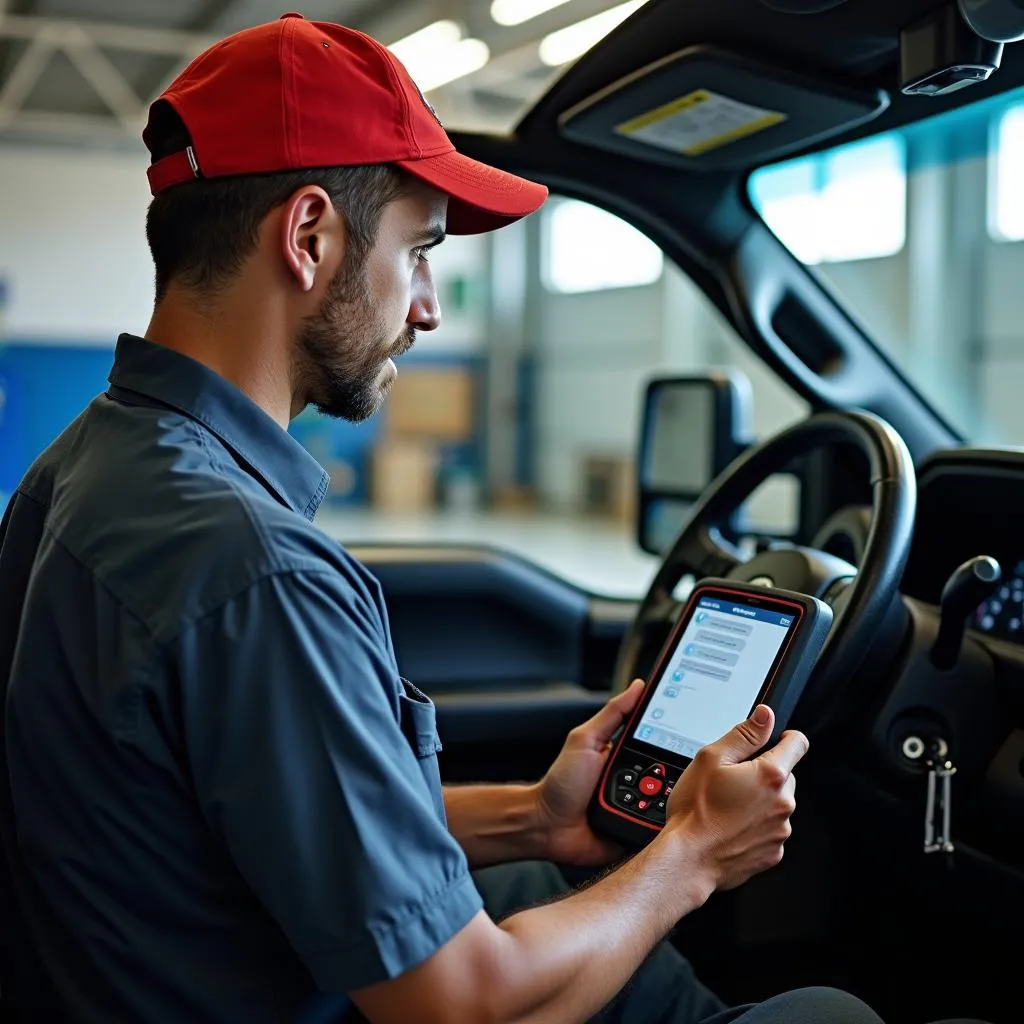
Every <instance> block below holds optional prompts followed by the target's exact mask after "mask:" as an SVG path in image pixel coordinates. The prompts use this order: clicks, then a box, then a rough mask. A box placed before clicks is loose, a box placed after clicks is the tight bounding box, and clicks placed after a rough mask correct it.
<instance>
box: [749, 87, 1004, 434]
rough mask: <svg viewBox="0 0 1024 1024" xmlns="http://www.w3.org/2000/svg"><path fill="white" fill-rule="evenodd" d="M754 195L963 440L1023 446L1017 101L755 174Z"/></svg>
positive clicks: (780, 233)
mask: <svg viewBox="0 0 1024 1024" xmlns="http://www.w3.org/2000/svg"><path fill="white" fill-rule="evenodd" d="M750 195H751V199H752V201H753V203H754V206H755V208H756V209H757V210H758V211H759V212H760V214H761V215H762V217H763V218H764V220H765V222H766V223H767V225H768V226H769V227H770V228H771V229H772V231H774V233H775V234H776V235H777V237H778V238H779V239H780V240H781V241H782V242H783V243H784V244H785V245H786V246H787V247H788V248H789V249H790V251H791V252H792V253H793V254H794V255H795V256H796V257H797V258H798V259H800V260H802V261H803V262H804V263H805V264H807V265H809V266H813V268H814V272H815V273H817V274H818V275H820V277H821V278H822V279H823V280H824V281H825V282H826V283H827V285H829V286H830V287H831V288H832V290H833V291H834V292H835V293H836V294H837V295H838V296H839V298H840V299H841V301H843V302H844V303H845V305H846V306H847V308H848V309H849V310H850V312H851V313H852V314H853V315H854V316H856V317H858V318H859V319H860V321H861V322H862V323H863V324H864V326H865V327H866V328H867V330H868V332H869V334H871V336H872V337H873V338H874V340H875V341H876V342H878V343H879V344H880V345H881V346H882V347H883V348H884V349H885V350H886V351H887V352H888V353H889V354H890V355H891V356H892V357H893V359H894V361H895V362H896V363H897V365H899V366H900V367H901V368H902V369H903V371H904V372H905V373H906V374H907V376H908V377H909V378H910V380H911V381H912V382H913V383H914V384H915V385H916V386H917V387H918V389H919V390H920V391H921V392H922V393H923V394H924V395H925V396H926V397H927V398H928V399H930V400H931V401H932V402H933V403H934V405H935V406H936V407H937V408H938V410H939V411H940V412H941V413H942V414H943V415H944V416H945V417H946V418H947V420H948V421H949V422H950V423H951V424H952V425H953V426H954V427H955V428H956V429H958V430H959V431H961V432H962V433H963V434H964V436H965V437H967V438H968V439H970V440H972V441H974V442H976V443H994V444H1007V443H1016V442H1018V441H1019V440H1020V439H1021V438H1024V402H1022V401H1021V398H1020V386H1019V384H1020V381H1021V380H1022V379H1024V378H1022V376H1021V374H1022V371H1024V345H1022V344H1021V340H1022V336H1024V244H1022V242H1024V90H1017V91H1015V92H1012V93H1008V94H1006V95H1004V96H1000V97H997V98H995V99H992V100H987V101H985V102H983V103H976V104H974V105H972V106H969V107H967V108H965V109H962V110H958V111H951V112H949V113H946V114H942V115H939V116H937V117H933V118H930V119H928V120H926V121H922V122H919V123H917V124H915V125H912V126H910V127H908V128H904V129H901V130H899V131H894V132H889V133H887V134H884V135H877V136H875V137H873V138H870V139H867V140H865V141H861V142H858V143H855V144H852V145H847V146H842V147H837V148H835V149H831V150H827V151H824V152H821V153H817V154H815V155H813V156H810V157H804V158H800V159H797V160H792V161H788V162H786V163H782V164H776V165H773V166H771V167H766V168H762V169H761V170H759V171H757V172H755V173H754V174H753V175H752V177H751V180H750Z"/></svg>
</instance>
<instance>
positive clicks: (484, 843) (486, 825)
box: [444, 786, 546, 868]
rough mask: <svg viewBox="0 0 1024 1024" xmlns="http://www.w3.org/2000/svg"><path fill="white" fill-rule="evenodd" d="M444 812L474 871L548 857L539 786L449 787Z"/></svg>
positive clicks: (452, 832) (445, 789)
mask: <svg viewBox="0 0 1024 1024" xmlns="http://www.w3.org/2000/svg"><path fill="white" fill-rule="evenodd" d="M444 808H445V814H446V815H447V818H448V831H449V832H451V834H452V835H453V836H455V838H456V839H457V840H458V842H459V845H460V846H461V847H462V849H463V850H464V851H465V854H466V858H467V859H468V860H469V863H470V865H471V866H472V867H474V868H482V867H486V866H487V865H488V864H504V863H506V862H508V861H513V860H533V859H537V858H543V857H545V856H546V836H545V834H544V832H543V829H542V828H541V827H540V819H539V817H538V815H537V796H536V787H535V786H445V788H444Z"/></svg>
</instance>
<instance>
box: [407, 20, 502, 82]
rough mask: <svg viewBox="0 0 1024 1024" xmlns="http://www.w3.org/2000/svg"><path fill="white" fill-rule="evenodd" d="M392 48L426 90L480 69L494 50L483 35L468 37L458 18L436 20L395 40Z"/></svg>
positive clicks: (413, 77) (414, 79)
mask: <svg viewBox="0 0 1024 1024" xmlns="http://www.w3.org/2000/svg"><path fill="white" fill-rule="evenodd" d="M388 49H389V50H391V52H392V53H393V54H394V55H395V56H396V57H397V58H398V59H399V60H400V61H401V62H402V64H403V65H405V70H406V71H408V72H409V77H410V78H411V79H412V80H413V81H414V82H415V83H416V84H417V85H418V86H419V87H420V89H421V90H422V91H423V92H430V91H431V90H432V89H438V88H440V87H441V86H442V85H447V84H448V83H449V82H454V81H455V80H456V79H457V78H464V77H465V76H466V75H471V74H473V72H474V71H479V70H480V69H481V68H482V67H483V66H484V65H485V64H486V63H487V62H488V61H489V60H490V59H491V51H490V49H489V48H488V46H487V44H486V43H485V42H483V40H480V39H464V38H463V33H462V28H461V26H459V24H458V23H457V22H454V21H448V20H444V21H435V22H434V23H433V24H432V25H427V26H426V28H421V29H420V30H419V31H418V32H413V33H412V35H408V36H406V37H405V38H404V39H399V40H398V42H397V43H392V44H391V46H389V47H388Z"/></svg>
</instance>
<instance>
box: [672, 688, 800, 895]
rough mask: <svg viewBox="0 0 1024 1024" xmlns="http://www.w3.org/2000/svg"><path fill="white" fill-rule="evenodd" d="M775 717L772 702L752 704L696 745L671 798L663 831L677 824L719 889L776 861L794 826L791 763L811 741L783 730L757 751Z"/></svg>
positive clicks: (729, 886)
mask: <svg viewBox="0 0 1024 1024" xmlns="http://www.w3.org/2000/svg"><path fill="white" fill-rule="evenodd" d="M774 722H775V715H774V714H773V712H772V710H771V709H770V708H768V707H765V706H764V705H760V706H759V707H757V708H755V709H754V713H753V714H752V715H751V717H750V718H748V719H747V720H746V721H745V722H741V723H740V724H739V725H737V726H736V727H735V728H734V729H732V730H731V731H730V732H728V733H726V734H725V736H723V737H722V738H721V739H720V740H718V741H717V742H715V743H711V744H709V745H708V746H706V747H704V748H702V749H701V750H700V751H698V753H697V756H696V757H695V758H694V760H693V764H692V765H690V767H689V768H687V770H686V771H685V772H684V773H683V774H682V776H681V777H680V779H679V782H678V784H677V785H676V787H675V789H674V790H673V792H672V796H671V797H670V798H669V802H668V823H667V825H666V831H670V830H671V831H678V832H680V833H681V834H682V838H683V841H684V842H685V843H686V844H689V845H690V846H691V847H693V848H695V849H698V850H700V851H701V858H702V862H703V863H705V864H706V866H707V867H708V869H709V870H710V872H711V877H712V878H713V880H714V883H715V887H716V888H717V889H732V888H735V887H736V886H738V885H742V884H743V883H744V882H745V881H746V880H747V879H748V878H750V877H751V876H752V875H755V874H757V873H758V872H761V871H764V870H766V869H768V868H771V867H774V866H775V865H776V864H778V863H779V861H780V860H782V848H783V843H785V841H786V840H787V839H788V838H789V835H790V833H791V832H792V827H791V826H790V823H789V818H790V815H791V814H792V813H793V811H794V809H795V807H796V800H795V798H794V793H795V791H796V778H795V777H794V776H793V769H794V767H795V766H796V764H797V762H798V761H799V760H800V759H801V758H802V757H803V756H804V754H806V753H807V747H808V743H807V738H806V737H805V736H804V735H803V734H802V733H799V732H786V733H783V735H782V737H781V739H780V740H779V742H778V743H777V744H776V745H775V746H774V747H772V749H771V750H767V751H765V752H764V753H763V754H761V755H760V756H759V757H754V756H753V755H754V754H756V753H757V752H758V751H759V750H760V749H761V748H762V747H763V746H764V745H765V743H766V742H767V741H768V737H769V736H770V735H771V731H772V726H773V724H774ZM751 758H753V759H752V760H750V759H751Z"/></svg>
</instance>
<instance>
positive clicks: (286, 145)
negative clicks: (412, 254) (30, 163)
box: [142, 14, 547, 235]
mask: <svg viewBox="0 0 1024 1024" xmlns="http://www.w3.org/2000/svg"><path fill="white" fill-rule="evenodd" d="M161 101H166V102H167V103H169V104H170V105H171V106H172V107H173V108H174V110H175V112H176V113H177V114H178V116H179V117H180V118H181V120H182V121H183V122H184V123H185V127H186V128H187V129H188V133H189V136H190V139H191V143H192V144H191V145H190V146H189V147H188V148H187V149H184V150H181V151H180V152H178V153H172V154H170V155H169V156H165V157H163V158H162V159H160V160H158V161H156V163H154V164H152V165H151V166H150V167H149V170H148V175H149V185H150V190H151V191H152V193H153V195H158V194H159V193H161V192H163V191H164V190H165V189H169V188H171V187H172V186H174V185H179V184H181V183H182V182H185V181H192V180H193V179H195V178H220V177H226V176H228V175H239V174H261V173H266V172H273V171H286V170H297V169H300V168H307V167H308V168H314V167H340V166H353V165H357V164H380V163H391V164H397V165H398V166H399V167H402V168H404V169H405V170H406V171H408V172H409V173H410V174H412V175H414V176H415V177H417V178H419V179H420V180H422V181H425V182H426V183H427V184H428V185H432V186H433V187H434V188H436V189H438V190H439V191H441V192H443V193H445V194H446V195H447V196H448V197H449V204H448V231H449V233H451V234H454V235H471V234H478V233H480V232H483V231H491V230H493V229H495V228H499V227H502V226H504V225H505V224H511V223H512V222H513V221H516V220H519V219H520V218H521V217H525V216H527V214H530V213H533V212H534V211H535V210H536V209H537V208H538V207H540V206H541V204H542V203H543V202H544V200H545V199H546V198H547V189H546V188H545V187H544V186H543V185H538V184H536V183H535V182H532V181H527V180H526V179H525V178H519V177H517V176H516V175H514V174H509V173H507V172H506V171H500V170H498V169H497V168H496V167H489V166H488V165H487V164H482V163H480V162H479V161H477V160H472V159H470V158H469V157H467V156H463V155H462V154H461V153H457V152H456V151H455V146H454V145H453V144H452V142H451V140H450V139H449V138H448V135H447V133H446V132H445V130H444V128H443V126H442V125H441V122H440V121H439V120H438V118H437V115H436V114H435V113H434V109H433V107H431V106H430V104H429V103H428V102H427V100H426V98H425V97H424V96H423V93H422V92H420V90H419V89H418V88H417V86H416V84H415V83H414V82H413V80H412V79H411V78H410V77H409V74H408V72H407V71H406V70H405V68H404V67H403V66H402V65H401V63H399V61H398V60H397V59H396V58H395V57H394V56H393V55H392V54H391V52H390V51H389V50H387V49H385V47H383V46H381V45H380V43H378V42H377V41H376V40H374V39H371V38H370V37H369V36H367V35H365V34H363V33H362V32H356V31H354V30H353V29H348V28H344V27H342V26H341V25H334V24H331V23H329V22H322V21H307V20H306V19H305V18H303V16H302V15H301V14H284V15H282V16H281V18H280V19H279V20H278V21H272V22H269V23H268V24H265V25H257V26H256V27H254V28H249V29H245V30H243V31H241V32H238V33H236V34H235V35H232V36H229V37H228V38H227V39H223V40H221V41H220V42H219V43H215V44H214V45H213V46H211V47H210V48H209V49H208V50H206V51H205V52H204V53H201V54H200V55H199V56H198V57H196V58H195V60H193V61H192V63H191V64H189V65H188V67H186V68H185V70H184V71H182V72H181V74H180V75H178V77H177V78H176V79H175V80H174V81H173V82H172V83H171V85H170V86H169V87H168V88H167V90H166V91H165V92H164V93H163V94H162V95H161V96H159V97H158V98H157V99H156V100H155V101H154V106H155V105H156V104H158V103H160V102H161ZM152 122H153V107H152V106H151V107H150V124H149V125H147V127H146V130H145V131H144V132H143V135H142V138H143V141H145V142H146V145H147V146H148V145H149V143H150V131H151V125H152Z"/></svg>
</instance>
